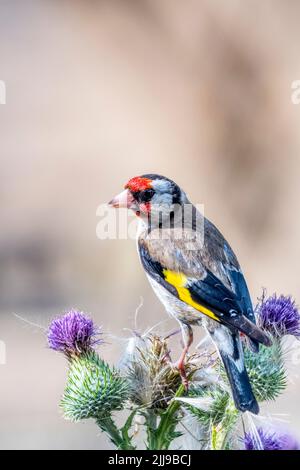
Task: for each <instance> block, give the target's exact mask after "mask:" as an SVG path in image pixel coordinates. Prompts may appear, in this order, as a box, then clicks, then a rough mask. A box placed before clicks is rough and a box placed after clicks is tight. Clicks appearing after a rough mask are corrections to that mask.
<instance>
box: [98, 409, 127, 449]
mask: <svg viewBox="0 0 300 470" xmlns="http://www.w3.org/2000/svg"><path fill="white" fill-rule="evenodd" d="M97 425H98V426H99V428H100V429H101V431H103V432H105V433H106V434H108V436H109V438H110V440H111V442H112V443H113V444H114V445H115V446H116V447H117V449H120V450H133V449H134V447H133V446H132V445H131V444H130V443H129V442H127V441H125V440H124V439H123V437H122V435H121V433H120V431H119V430H118V428H117V426H116V425H115V423H114V421H113V419H112V418H111V416H107V417H105V418H103V419H98V420H97Z"/></svg>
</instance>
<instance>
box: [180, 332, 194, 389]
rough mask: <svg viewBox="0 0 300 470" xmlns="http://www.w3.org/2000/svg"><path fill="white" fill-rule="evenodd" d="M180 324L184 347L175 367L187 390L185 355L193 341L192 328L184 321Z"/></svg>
mask: <svg viewBox="0 0 300 470" xmlns="http://www.w3.org/2000/svg"><path fill="white" fill-rule="evenodd" d="M180 326H181V331H182V339H183V342H184V348H183V351H182V353H181V355H180V358H179V360H178V362H177V367H178V369H179V372H180V376H181V380H182V383H183V385H184V387H185V389H186V390H188V386H189V383H188V379H187V376H186V370H185V356H186V354H187V352H188V350H189V347H190V345H191V344H192V342H193V330H192V328H191V326H190V325H188V324H186V323H182V324H181V325H180Z"/></svg>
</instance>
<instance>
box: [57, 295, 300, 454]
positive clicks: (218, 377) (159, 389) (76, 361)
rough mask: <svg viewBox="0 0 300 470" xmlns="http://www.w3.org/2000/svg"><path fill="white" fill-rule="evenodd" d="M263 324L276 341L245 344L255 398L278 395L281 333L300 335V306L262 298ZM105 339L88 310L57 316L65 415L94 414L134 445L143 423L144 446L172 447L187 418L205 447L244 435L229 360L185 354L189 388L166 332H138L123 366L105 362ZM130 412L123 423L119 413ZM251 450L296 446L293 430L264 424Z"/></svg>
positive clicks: (252, 435) (282, 383)
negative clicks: (64, 368)
mask: <svg viewBox="0 0 300 470" xmlns="http://www.w3.org/2000/svg"><path fill="white" fill-rule="evenodd" d="M257 319H258V324H259V326H260V327H261V328H263V329H264V330H265V331H268V332H269V333H270V335H272V341H273V344H272V346H271V347H265V346H260V348H259V352H258V353H257V354H255V353H254V352H252V351H250V350H249V349H246V348H245V351H244V356H245V365H246V368H247V371H248V375H249V379H250V382H251V385H252V388H253V391H254V394H255V396H256V398H257V400H258V401H264V402H267V401H270V400H275V399H276V398H277V397H278V396H280V394H281V393H282V392H283V391H284V390H285V387H286V383H287V371H286V368H285V364H284V352H283V351H284V350H283V345H282V341H281V340H282V338H283V336H284V335H286V334H293V335H294V336H296V337H299V336H300V319H299V312H298V310H297V308H296V306H295V303H294V301H293V300H292V299H291V298H290V297H283V296H280V297H277V296H273V297H271V298H269V299H264V300H263V301H262V302H261V304H260V306H259V308H258V311H257ZM102 343H103V340H102V335H101V330H100V329H99V328H98V327H97V326H96V325H95V324H94V322H93V321H92V319H91V318H89V317H88V316H87V315H86V314H84V313H83V312H79V311H77V310H70V311H69V312H67V313H65V314H64V315H62V316H61V317H58V318H56V319H54V320H53V321H52V323H51V324H50V326H49V330H48V344H49V347H50V348H51V349H53V350H55V351H59V352H62V353H63V354H64V355H65V356H66V358H67V360H68V376H67V383H66V387H65V391H64V393H63V396H62V399H61V404H60V406H61V408H62V410H63V413H64V417H65V418H66V419H70V420H72V421H79V420H82V419H93V420H95V422H96V424H97V425H98V426H99V428H100V429H101V431H103V432H105V433H106V434H107V436H108V437H109V439H110V441H111V442H112V443H113V444H114V446H115V447H116V448H118V449H125V450H130V449H134V448H136V446H137V444H136V442H135V438H136V435H137V434H138V432H139V429H140V428H141V427H143V428H144V431H145V436H146V440H145V441H146V442H145V444H146V448H147V449H151V450H161V449H169V448H170V446H171V445H172V446H173V447H174V446H176V443H178V439H179V438H180V437H181V436H183V435H186V434H187V433H188V432H189V429H188V428H184V427H183V426H181V424H183V423H188V422H189V421H191V420H192V421H193V423H194V425H195V423H196V425H197V433H196V434H197V435H198V436H201V444H200V446H201V448H203V449H204V448H205V449H212V450H220V449H234V448H237V447H238V444H239V442H240V434H239V433H240V431H239V430H240V428H241V424H242V413H241V412H239V411H237V410H236V408H235V406H234V402H233V399H232V396H231V392H230V387H229V384H228V381H227V377H226V374H225V372H224V367H223V365H222V363H221V362H220V360H219V359H218V358H217V357H216V356H215V354H214V353H213V352H212V351H210V350H207V349H205V350H203V351H200V352H199V353H197V354H193V355H191V356H188V357H187V361H186V365H185V368H186V372H187V376H188V380H189V390H188V391H186V389H185V388H184V386H183V385H182V382H181V376H180V372H179V370H178V369H177V367H176V366H174V365H173V362H172V358H171V351H170V347H169V343H168V337H166V338H164V337H161V336H159V335H158V334H145V335H143V336H140V335H135V336H134V337H133V338H131V339H130V341H129V347H128V348H127V350H126V354H124V355H123V358H122V361H121V362H122V367H121V366H120V367H119V368H116V367H114V366H111V365H109V364H108V363H107V362H105V361H104V360H103V359H102V358H101V357H100V356H99V355H98V353H97V352H96V347H97V346H99V345H101V344H102ZM121 410H123V413H124V414H127V416H126V418H125V423H124V424H123V426H117V425H116V423H115V414H116V413H118V412H119V411H121ZM141 420H142V421H141ZM243 443H244V447H245V449H247V450H254V449H257V448H259V449H264V450H284V449H299V448H300V447H299V443H298V442H297V441H296V439H295V438H293V437H292V436H291V435H290V434H289V433H287V432H283V431H280V430H276V429H273V430H272V429H271V428H270V429H263V428H259V429H258V430H257V431H256V432H253V429H252V430H251V432H247V433H246V434H245V436H244V439H243Z"/></svg>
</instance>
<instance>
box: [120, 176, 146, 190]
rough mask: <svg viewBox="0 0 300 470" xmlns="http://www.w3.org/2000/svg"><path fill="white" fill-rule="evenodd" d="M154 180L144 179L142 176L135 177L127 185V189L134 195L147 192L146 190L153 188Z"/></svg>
mask: <svg viewBox="0 0 300 470" xmlns="http://www.w3.org/2000/svg"><path fill="white" fill-rule="evenodd" d="M151 183H152V180H150V179H149V178H142V176H135V177H134V178H131V179H130V180H129V181H128V183H127V184H126V185H125V189H129V190H130V191H132V192H134V193H138V192H139V191H145V189H150V188H152V186H151Z"/></svg>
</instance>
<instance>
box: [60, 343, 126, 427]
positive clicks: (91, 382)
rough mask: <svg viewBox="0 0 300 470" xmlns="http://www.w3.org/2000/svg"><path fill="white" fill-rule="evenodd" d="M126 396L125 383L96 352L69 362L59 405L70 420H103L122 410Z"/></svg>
mask: <svg viewBox="0 0 300 470" xmlns="http://www.w3.org/2000/svg"><path fill="white" fill-rule="evenodd" d="M127 398H128V384H127V382H126V380H125V379H124V378H122V377H121V376H120V374H119V373H118V372H117V371H116V370H115V369H111V368H110V367H109V366H108V364H106V363H105V362H104V361H103V360H102V359H100V358H99V356H98V355H97V354H96V353H95V352H88V353H87V354H84V355H81V356H79V357H76V358H75V359H74V360H73V361H72V362H71V365H70V368H69V373H68V379H67V385H66V388H65V392H64V395H63V398H62V400H61V407H62V409H63V411H64V416H65V417H66V418H68V419H71V420H72V421H78V420H80V419H87V418H94V419H96V420H98V421H101V420H103V419H105V418H106V417H107V416H109V415H110V413H111V412H112V411H115V410H121V409H122V408H123V407H124V404H125V401H126V400H127Z"/></svg>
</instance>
